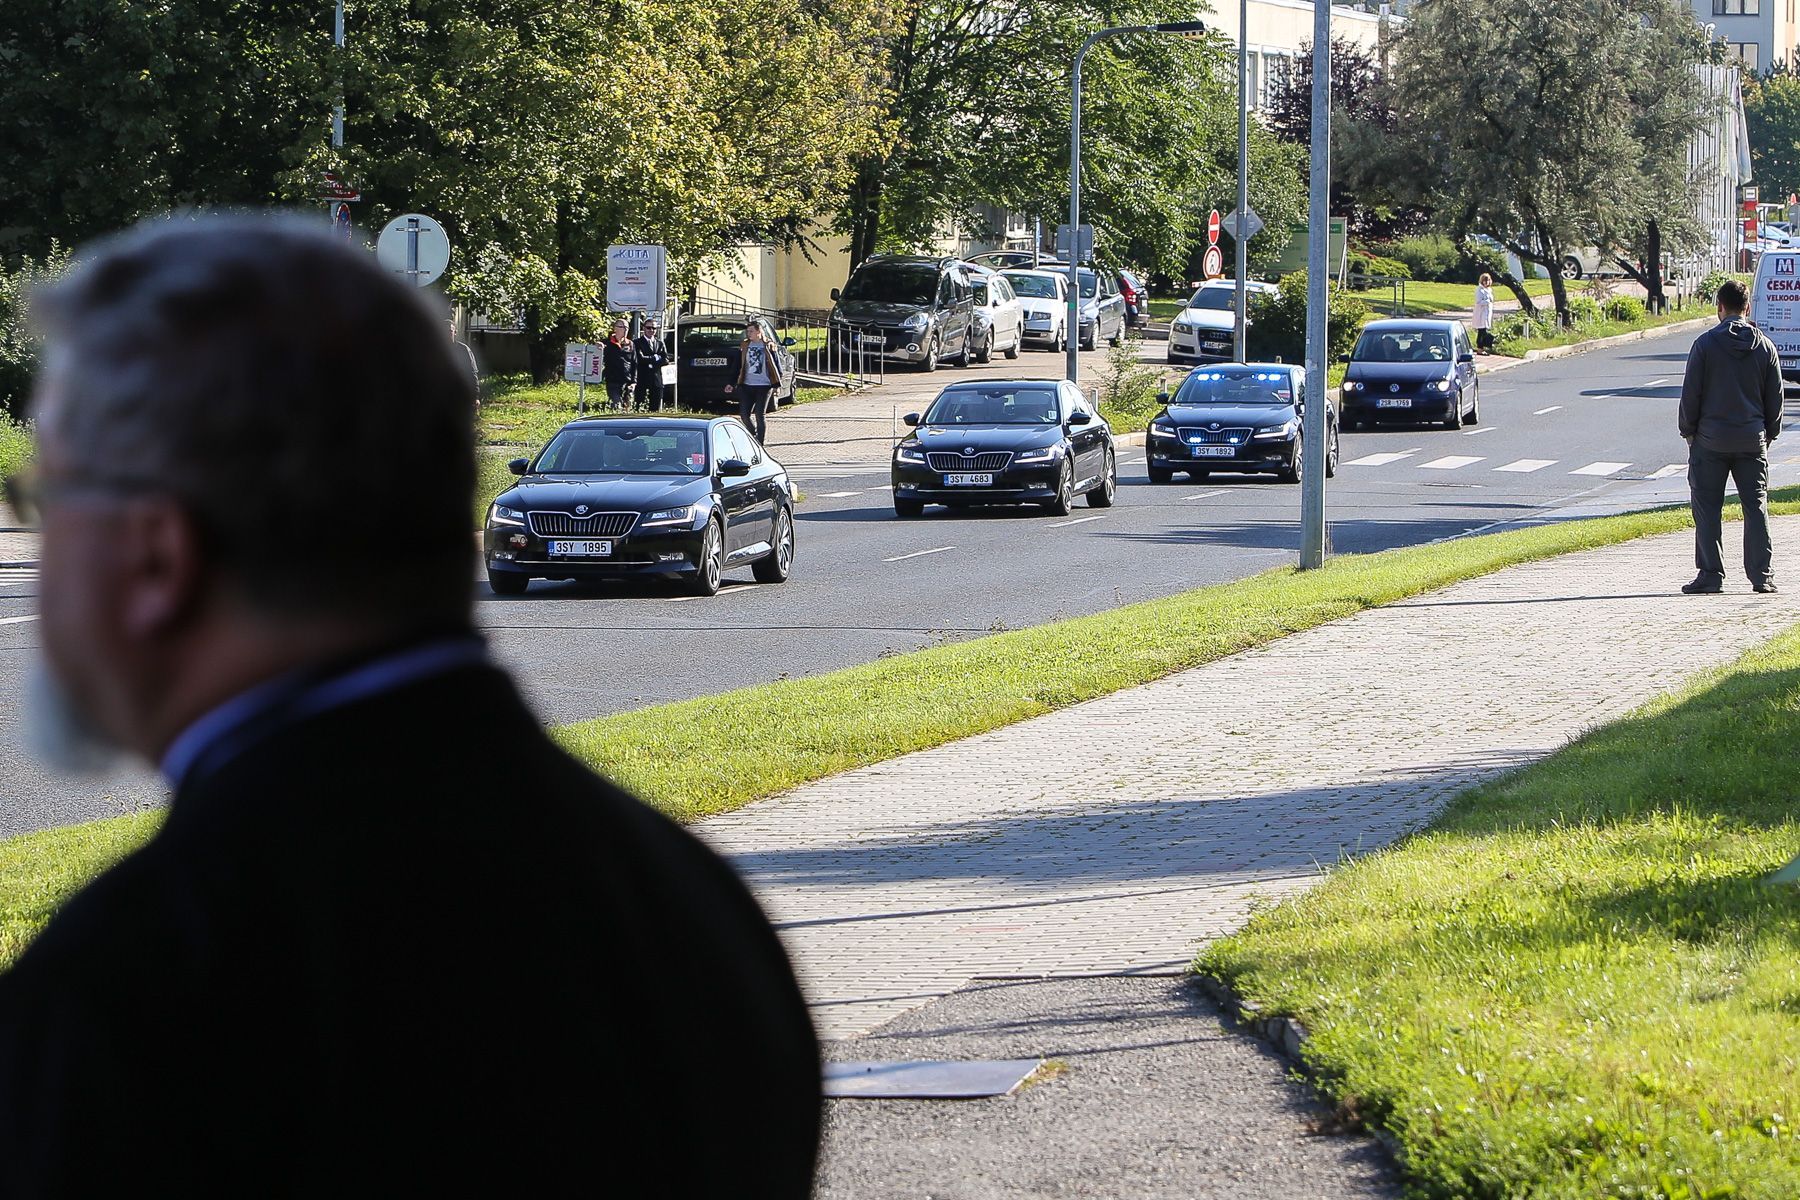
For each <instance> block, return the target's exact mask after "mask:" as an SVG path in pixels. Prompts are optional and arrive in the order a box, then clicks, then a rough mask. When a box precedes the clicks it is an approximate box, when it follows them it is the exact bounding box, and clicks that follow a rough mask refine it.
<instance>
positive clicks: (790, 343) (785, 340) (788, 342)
mask: <svg viewBox="0 0 1800 1200" xmlns="http://www.w3.org/2000/svg"><path fill="white" fill-rule="evenodd" d="M781 344H782V345H784V346H798V345H799V344H800V343H799V342H796V341H795V340H794V339H793V338H791V337H784V338H782V339H781Z"/></svg>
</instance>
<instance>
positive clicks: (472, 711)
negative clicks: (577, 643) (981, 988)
mask: <svg viewBox="0 0 1800 1200" xmlns="http://www.w3.org/2000/svg"><path fill="white" fill-rule="evenodd" d="M37 311H38V312H39V314H40V317H41V320H42V323H43V325H44V329H45V333H46V335H47V350H46V358H45V369H44V372H43V375H42V377H41V379H40V380H39V381H38V386H37V391H36V399H35V411H36V415H37V430H38V438H39V455H38V466H37V470H36V473H35V474H34V475H33V476H32V477H30V478H27V479H21V480H15V481H14V482H13V484H12V485H11V487H10V488H9V489H8V490H9V492H10V494H11V495H12V497H13V498H14V502H15V504H16V505H17V507H18V508H19V510H20V512H21V515H23V516H27V517H35V519H36V520H37V521H38V522H39V523H40V524H41V537H42V548H41V551H40V554H39V562H40V572H41V574H40V601H41V610H42V611H41V617H40V621H39V628H40V629H41V635H40V636H41V638H42V641H43V651H44V658H45V661H46V663H47V666H48V668H49V670H48V674H47V676H46V680H47V683H48V685H49V686H48V688H47V690H46V693H45V698H44V699H43V700H41V701H39V702H36V703H34V704H33V706H32V709H33V711H32V714H31V715H32V717H33V718H34V719H35V720H36V721H37V722H38V723H39V724H40V725H41V726H45V727H47V729H48V731H49V736H47V737H45V738H44V739H42V741H43V742H44V743H45V744H47V745H49V746H51V747H53V748H56V749H57V750H58V751H59V752H60V755H61V757H63V758H64V759H66V760H68V761H71V762H72V761H76V760H81V761H87V760H88V759H89V756H88V755H87V754H85V753H83V752H85V751H90V750H94V749H113V750H117V751H119V752H123V753H129V754H134V755H136V756H139V757H141V758H144V759H146V760H148V761H150V762H152V763H154V764H156V765H157V766H158V767H159V768H160V770H161V772H162V774H163V775H164V777H165V778H166V779H167V782H168V785H169V787H170V789H171V791H172V792H173V800H172V802H171V804H170V806H169V810H168V812H167V815H166V818H165V819H164V821H163V822H162V825H161V828H160V829H159V830H158V831H157V832H156V833H155V834H154V835H153V836H152V837H151V839H150V840H149V842H148V843H147V844H146V845H144V846H143V847H142V848H140V849H138V850H137V851H136V852H135V853H133V854H131V855H129V856H127V857H126V858H125V859H124V860H123V861H122V862H120V863H119V864H118V865H117V866H115V867H113V868H112V869H111V870H108V871H106V872H105V873H103V874H102V875H101V876H100V877H99V878H97V879H95V880H94V881H93V882H92V883H90V884H89V885H88V886H87V887H86V888H85V889H84V890H82V891H81V892H80V893H78V894H77V895H75V896H74V897H73V898H71V899H70V900H69V901H68V902H67V904H66V906H65V907H64V908H63V909H62V911H61V912H60V913H58V914H57V915H56V916H55V917H54V918H52V920H51V921H50V923H49V924H48V926H47V927H46V928H45V929H44V930H43V932H42V933H41V934H40V935H39V937H38V938H37V939H36V940H35V941H34V942H33V943H32V944H31V945H30V946H28V947H27V948H26V949H25V950H24V951H23V953H21V954H20V955H19V957H18V958H17V960H16V961H15V962H14V963H13V964H12V965H11V966H10V968H9V969H7V970H6V971H5V972H4V973H3V974H0V1195H5V1196H44V1195H68V1196H102V1195H127V1194H129V1195H149V1196H176V1195H179V1196H223V1195H232V1196H248V1195H278V1196H287V1195H294V1196H298V1195H336V1194H344V1193H357V1194H369V1195H400V1194H408V1195H490V1196H500V1195H518V1196H541V1195H551V1194H558V1195H562V1194H577V1193H588V1192H606V1191H608V1190H610V1189H611V1188H612V1187H613V1186H614V1181H616V1180H618V1179H629V1178H645V1177H650V1178H653V1179H655V1181H656V1183H655V1185H654V1186H653V1187H650V1188H649V1190H651V1191H654V1192H656V1193H657V1194H666V1195H673V1196H711V1195H766V1196H792V1197H801V1196H805V1195H807V1194H808V1193H809V1191H810V1180H811V1172H812V1165H813V1157H814V1152H815V1146H816V1138H817V1132H818V1120H819V1064H818V1055H817V1046H816V1043H815V1041H814V1038H813V1034H812V1030H811V1026H810V1023H809V1021H808V1018H807V1013H806V1010H805V1007H804V1004H803V1002H802V1000H801V997H800V994H799V991H798V989H797V987H796V986H795V983H794V979H793V976H792V973H791V971H790V969H789V966H788V963H787V960H786V958H785V956H784V954H783V952H782V948H781V946H780V944H779V943H778V942H777V940H776V938H775V935H774V932H773V931H772V930H771V929H770V927H769V925H768V923H767V922H766V921H765V920H764V918H763V917H762V915H761V913H760V912H759V911H758V909H757V907H756V905H755V903H754V902H753V900H752V899H751V897H750V896H749V894H748V892H747V891H746V890H745V889H744V887H743V886H742V885H741V884H740V883H739V881H738V880H737V878H736V877H735V876H734V875H733V874H732V873H731V871H730V869H729V868H728V867H727V866H725V864H724V863H722V862H721V861H720V860H719V859H718V858H716V857H715V856H714V855H713V854H711V853H710V852H709V851H707V850H705V849H704V848H703V847H702V846H701V845H700V844H699V843H698V842H697V841H696V840H694V839H693V838H692V837H690V836H689V835H688V834H686V833H685V832H683V831H682V830H680V829H679V828H677V827H676V826H674V825H673V824H671V823H670V822H668V821H666V820H664V819H663V818H662V817H660V816H658V815H657V814H655V813H653V812H651V811H650V810H648V809H646V808H644V807H643V806H642V805H640V804H639V803H638V802H637V801H635V800H633V799H632V798H630V797H629V796H627V795H625V794H624V793H622V792H620V791H619V790H618V789H616V788H614V787H612V786H611V785H610V784H608V783H606V782H605V781H603V780H601V779H599V778H598V777H596V776H594V775H592V774H591V773H589V772H588V771H587V770H586V769H585V768H583V767H582V766H581V765H580V764H578V763H576V762H575V761H574V760H572V759H570V758H568V757H567V756H566V755H564V754H563V753H562V752H561V751H560V750H558V749H557V748H556V747H555V746H554V745H553V744H552V743H551V742H550V740H549V739H548V738H547V737H546V735H545V733H544V729H543V727H542V724H541V723H540V721H539V720H538V719H537V718H536V717H535V716H534V715H533V714H532V713H531V711H530V710H529V709H528V708H527V707H526V706H525V705H524V703H523V702H522V701H521V699H520V697H519V695H518V693H517V692H516V691H515V690H514V688H513V685H512V683H511V682H510V681H509V680H508V678H507V677H506V676H505V675H504V674H502V673H501V672H500V671H499V670H497V669H496V668H495V667H494V666H493V665H492V664H491V663H490V662H489V661H488V657H487V653H486V649H485V647H484V645H483V643H482V641H481V639H480V638H479V637H478V636H477V635H476V633H475V632H474V624H473V621H472V616H471V611H470V605H471V600H470V596H471V583H472V580H473V577H474V570H475V566H474V556H473V552H472V543H471V541H470V537H471V518H470V509H469V504H470V496H471V494H472V493H473V491H474V486H475V472H474V460H473V450H472V446H473V438H472V430H471V427H470V420H471V409H472V400H473V397H472V395H471V382H470V379H469V374H468V371H467V369H466V365H465V364H463V363H460V362H458V361H457V360H456V358H455V356H454V355H453V354H452V353H451V351H452V347H451V346H450V345H449V344H448V343H447V341H446V339H445V338H444V336H443V328H442V324H441V317H439V316H438V315H435V314H434V313H432V312H431V310H430V308H429V307H428V306H427V304H426V303H425V302H424V300H423V299H422V298H421V294H420V293H418V292H417V291H416V290H415V289H412V288H409V287H406V286H404V285H403V284H401V283H400V282H399V281H398V280H396V279H394V278H393V277H391V276H389V275H387V274H385V273H384V272H382V271H381V270H380V269H379V268H378V267H377V266H376V265H375V263H374V260H373V259H372V258H370V257H369V256H367V255H366V254H362V253H360V252H358V251H356V250H354V249H352V248H350V247H348V246H345V245H343V244H341V243H340V242H337V241H335V240H333V239H331V238H329V237H328V235H327V234H326V233H325V232H324V231H322V230H313V229H310V228H302V227H298V226H294V225H290V224H285V223H281V222H274V221H257V220H250V219H247V218H233V219H198V220H178V221H165V222H156V223H152V224H150V225H147V226H146V227H144V228H143V229H141V230H139V231H138V232H135V233H133V234H131V235H129V236H127V237H125V238H124V239H122V240H120V241H118V242H115V243H113V244H111V245H108V246H106V247H103V248H101V249H99V250H98V251H97V252H95V253H92V254H90V255H89V256H88V257H86V258H85V260H84V261H83V263H82V265H81V266H79V267H78V268H76V270H75V271H74V272H73V273H72V274H71V275H70V276H69V277H68V278H67V279H66V280H64V281H63V282H62V283H61V284H59V285H58V286H57V287H56V288H55V289H54V290H52V291H51V292H49V293H48V294H46V295H45V296H43V297H42V298H41V300H40V302H39V304H38V305H37ZM745 1087H749V1088H751V1089H752V1090H753V1098H752V1099H751V1100H750V1101H749V1102H746V1100H745V1096H746V1093H745V1092H744V1090H743V1089H744V1088H745Z"/></svg>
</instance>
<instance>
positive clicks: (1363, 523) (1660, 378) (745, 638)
mask: <svg viewBox="0 0 1800 1200" xmlns="http://www.w3.org/2000/svg"><path fill="white" fill-rule="evenodd" d="M1690 340H1691V336H1688V335H1676V336H1671V337H1665V338H1661V339H1653V340H1648V341H1644V342H1638V343H1632V344H1629V345H1626V346H1623V347H1618V348H1615V349H1612V350H1608V351H1601V352H1595V353H1591V354H1584V355H1577V356H1574V357H1570V358H1564V359H1558V360H1554V361H1550V362H1543V363H1534V364H1530V365H1526V366H1520V367H1514V368H1511V369H1508V370H1505V371H1497V372H1494V373H1493V374H1492V375H1491V376H1488V377H1486V378H1484V380H1483V382H1482V390H1481V423H1480V425H1479V426H1477V427H1475V428H1473V429H1465V430H1463V431H1461V432H1449V431H1446V430H1441V429H1391V430H1382V431H1379V432H1364V433H1346V434H1345V435H1344V437H1343V455H1342V457H1343V461H1344V465H1343V467H1342V468H1341V470H1340V471H1339V473H1338V476H1337V478H1335V479H1333V480H1331V481H1330V484H1329V486H1328V492H1327V506H1328V524H1329V530H1330V539H1331V544H1332V546H1333V549H1334V550H1336V551H1339V552H1361V551H1372V550H1380V549H1385V548H1388V547H1393V546H1402V545H1411V544H1417V543H1421V542H1430V541H1434V540H1438V539H1442V538H1448V537H1455V536H1459V535H1463V534H1467V533H1470V532H1475V531H1480V530H1486V529H1491V528H1496V527H1500V526H1505V525H1511V524H1515V523H1529V522H1534V521H1546V520H1556V519H1561V518H1564V517H1569V516H1587V515H1593V514H1596V513H1601V512H1609V511H1624V510H1626V509H1631V508H1637V507H1642V506H1644V505H1646V504H1649V503H1656V502H1670V501H1679V500H1681V499H1683V498H1685V495H1686V483H1685V480H1684V478H1683V477H1682V469H1683V468H1682V465H1681V464H1683V463H1684V462H1685V447H1684V446H1683V444H1682V442H1681V440H1680V439H1679V438H1678V437H1677V436H1676V434H1675V428H1674V409H1675V398H1676V396H1677V395H1678V392H1679V383H1680V377H1681V371H1682V364H1683V361H1684V360H1685V357H1686V350H1687V346H1688V344H1689V342H1690ZM1145 352H1146V354H1147V355H1149V354H1160V352H1161V347H1160V345H1159V344H1157V343H1147V344H1146V346H1145ZM1089 358H1090V360H1091V361H1090V365H1089V366H1087V367H1086V368H1084V369H1085V370H1087V371H1088V372H1089V373H1090V374H1089V378H1092V372H1093V371H1094V369H1095V367H1096V366H1097V365H1098V364H1097V358H1098V356H1089ZM1060 366H1061V360H1060V358H1058V357H1057V356H1054V355H1050V354H1043V353H1030V352H1028V353H1027V354H1026V355H1025V356H1024V358H1022V359H1021V360H1020V361H1018V362H1016V363H1004V362H996V363H994V364H993V365H992V366H989V367H985V368H977V369H976V371H977V372H978V373H980V374H984V375H991V376H995V377H1003V376H1006V375H1014V374H1017V375H1023V376H1038V377H1051V376H1054V375H1057V374H1059V369H1060ZM967 377H969V375H968V374H965V373H962V372H958V371H955V370H949V371H945V372H941V373H939V374H938V375H935V376H930V377H920V376H911V377H903V378H901V379H897V380H896V381H895V384H894V385H892V386H890V387H889V388H888V389H886V390H884V391H883V392H882V393H880V394H878V395H873V396H868V395H865V396H861V397H852V398H847V399H845V400H840V401H830V402H826V403H824V404H821V405H809V406H806V407H804V408H802V409H798V410H793V411H790V412H789V413H785V414H783V415H782V416H781V417H779V418H778V419H777V420H775V421H773V422H771V430H770V432H771V445H772V447H773V448H774V452H775V453H776V455H777V457H779V458H781V459H782V460H783V461H784V462H786V463H788V465H789V466H790V469H791V470H792V472H793V473H794V475H795V476H796V478H797V480H798V481H799V483H800V485H801V487H802V488H803V489H804V491H805V492H806V501H805V503H804V504H803V505H802V506H801V507H800V509H799V511H798V517H799V521H798V530H797V554H796V562H795V568H794V574H793V577H792V578H791V579H790V581H789V582H788V583H786V584H782V585H768V586H763V585H757V584H754V583H752V582H750V581H749V572H748V570H747V569H746V570H744V571H741V572H738V573H737V574H735V575H733V576H732V577H730V580H729V586H728V587H727V588H726V589H725V590H724V591H722V592H721V593H720V594H719V595H718V596H716V597H713V598H711V599H694V598H688V597H678V596H673V595H670V594H668V593H667V592H666V591H662V590H658V589H653V588H649V587H636V586H633V587H618V586H615V587H580V586H577V585H574V584H567V583H554V584H553V583H542V582H539V583H534V584H533V585H532V587H531V590H530V591H529V592H528V593H527V594H526V595H524V596H522V597H512V598H502V597H498V596H494V595H492V594H490V593H489V592H488V591H487V589H486V587H485V585H484V586H483V587H481V588H480V589H479V591H478V596H479V601H478V604H477V612H478V618H479V620H480V623H481V625H482V626H483V628H485V629H486V630H487V631H488V634H489V636H490V638H491V640H492V644H493V646H494V648H495V651H496V653H497V655H498V657H499V658H500V659H501V660H502V661H503V662H504V663H506V664H507V665H508V666H510V667H512V668H513V669H514V670H515V672H516V673H517V674H518V676H519V677H520V678H521V680H523V681H524V684H525V687H526V690H527V692H528V693H529V695H530V696H531V698H532V700H533V702H534V703H535V704H536V706H537V708H538V710H539V711H540V713H541V714H542V715H543V717H544V719H545V720H546V721H548V722H564V721H570V720H575V719H579V718H582V717H588V716H594V715H597V714H601V713H607V712H615V711H619V710H623V709H629V708H636V707H640V706H643V705H647V704H655V703H658V702H662V701H668V700H675V699H682V698H686V697H692V696H699V695H707V694H712V693H716V692H720V691H724V690H727V689H730V688H735V687H741V686H744V685H748V684H754V683H760V682H764V681H766V680H771V679H776V678H782V677H791V676H803V675H809V674H814V673H818V672H822V671H828V670H831V669H834V668H837V667H842V666H846V665H849V664H853V663H859V662H865V661H869V660H871V659H874V658H876V657H878V656H880V655H883V654H887V653H892V652H897V651H905V650H910V649H914V648H917V647H921V646H928V645H932V644H936V643H939V642H944V641H952V640H957V639H962V638H968V637H975V636H978V635H981V634H984V633H988V632H990V631H994V630H1000V629H1017V628H1020V627H1022V626H1028V625H1036V624H1041V623H1043V622H1046V621H1051V620H1055V619H1057V618H1060V617H1067V616H1075V615H1080V614H1084V613H1091V612H1096V611H1099V610H1101V609H1106V608H1110V607H1114V606H1116V605H1119V604H1123V603H1127V602H1130V601H1135V600H1141V599H1146V598H1150V597H1154V596H1160V595H1167V594H1169V593H1172V592H1177V591H1181V590H1184V589H1187V588H1191V587H1195V586H1198V585H1201V584H1206V583H1214V582H1219V581H1223V580H1228V579H1234V578H1239V577H1242V576H1245V575H1249V574H1253V573H1255V572H1258V571H1262V570H1266V569H1268V568H1270V567H1273V566H1277V565H1280V564H1283V563H1291V562H1293V561H1295V559H1296V555H1297V552H1298V547H1299V539H1300V530H1299V500H1300V489H1299V488H1298V487H1295V486H1290V485H1283V484H1279V483H1275V482H1272V481H1270V482H1265V481H1263V480H1261V479H1234V478H1232V477H1229V476H1214V477H1213V478H1212V479H1209V480H1207V481H1205V482H1190V481H1188V480H1186V479H1184V478H1179V477H1178V478H1177V480H1176V482H1175V483H1173V484H1166V485H1161V486H1158V485H1153V484H1151V483H1149V482H1148V480H1147V479H1146V478H1145V475H1144V467H1143V462H1142V453H1143V452H1142V450H1141V448H1124V449H1122V451H1121V457H1120V475H1121V480H1120V482H1121V487H1120V489H1119V494H1118V500H1117V503H1116V505H1115V506H1114V507H1113V508H1112V509H1110V510H1099V509H1087V508H1080V509H1078V510H1077V511H1076V512H1075V513H1073V514H1072V515H1071V516H1069V517H1064V518H1055V517H1048V516H1044V515H1039V514H1038V513H1036V512H1035V511H1023V510H1005V509H1000V510H993V511H976V512H962V513H950V512H947V511H944V510H940V509H935V508H933V509H928V510H927V515H926V516H925V517H924V518H922V519H917V520H908V521H903V520H899V519H896V518H895V516H894V514H893V509H892V506H891V501H890V495H889V493H888V491H887V490H886V488H885V486H884V485H885V484H886V482H887V468H886V456H887V451H888V446H889V445H890V444H891V439H892V437H893V436H894V433H895V431H896V430H897V428H899V427H898V425H897V422H896V420H895V417H896V414H898V413H900V412H904V411H909V410H911V409H914V408H920V407H923V406H924V402H925V401H926V400H928V398H929V396H930V395H931V394H933V393H934V392H935V390H936V389H937V388H938V387H940V386H942V385H943V384H945V383H948V382H954V381H955V380H956V379H958V378H967ZM1115 432H1118V433H1120V434H1123V433H1127V432H1132V431H1127V430H1118V431H1115ZM1786 449H1787V447H1786V444H1785V443H1782V444H1778V446H1777V450H1776V454H1775V463H1776V468H1775V478H1776V481H1777V482H1793V481H1794V480H1795V479H1797V478H1800V469H1797V465H1800V448H1796V450H1795V451H1793V453H1792V455H1790V454H1787V453H1783V451H1785V450H1786ZM1669 577H1670V583H1671V586H1673V585H1674V584H1677V583H1679V582H1683V581H1685V579H1686V578H1688V577H1689V567H1688V564H1687V563H1686V562H1671V563H1670V564H1669ZM34 592H35V587H34V584H33V581H32V580H31V579H29V578H28V577H15V574H13V573H9V574H7V575H6V576H5V577H3V578H0V692H3V693H4V694H7V695H11V696H14V697H18V696H20V695H21V692H22V686H23V678H24V674H25V668H26V665H27V663H28V662H29V660H30V657H31V653H32V651H31V648H30V647H31V642H32V628H31V626H32V622H31V620H30V619H29V618H30V614H31V612H32V611H33V603H34ZM21 618H22V619H21ZM778 716H779V714H771V720H775V719H778ZM18 724H19V714H18V705H17V704H14V705H12V706H9V707H8V709H7V710H6V711H4V712H0V791H3V794H0V834H7V833H14V832H20V831H23V830H27V829H33V828H41V827H44V826H46V825H54V824H62V823H66V822H69V821H75V820H82V819H86V818H88V817H92V816H97V815H104V814H107V813H114V812H120V811H127V810H130V809H132V808H136V807H141V806H143V805H146V804H155V803H158V802H159V801H160V796H161V791H160V788H159V787H158V786H157V784H156V783H155V781H154V780H153V779H150V778H147V777H145V776H141V775H132V776H125V777H119V778H115V779H111V780H100V781H93V780H90V781H63V780H54V779H48V778H45V777H44V776H43V775H42V774H41V773H39V772H38V771H37V770H36V768H35V767H34V766H32V765H31V764H30V763H29V762H28V761H27V760H26V759H25V758H24V756H23V754H22V751H21V749H20V736H19V729H18Z"/></svg>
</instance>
